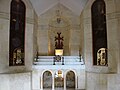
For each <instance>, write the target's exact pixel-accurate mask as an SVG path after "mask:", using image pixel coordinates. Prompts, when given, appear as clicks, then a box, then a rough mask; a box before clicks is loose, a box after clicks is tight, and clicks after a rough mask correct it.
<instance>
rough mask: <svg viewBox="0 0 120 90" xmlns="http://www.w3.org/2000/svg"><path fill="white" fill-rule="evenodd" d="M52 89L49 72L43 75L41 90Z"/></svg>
mask: <svg viewBox="0 0 120 90" xmlns="http://www.w3.org/2000/svg"><path fill="white" fill-rule="evenodd" d="M48 88H49V89H52V74H51V72H50V71H45V72H44V73H43V89H48Z"/></svg>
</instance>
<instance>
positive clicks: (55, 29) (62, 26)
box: [48, 5, 70, 55]
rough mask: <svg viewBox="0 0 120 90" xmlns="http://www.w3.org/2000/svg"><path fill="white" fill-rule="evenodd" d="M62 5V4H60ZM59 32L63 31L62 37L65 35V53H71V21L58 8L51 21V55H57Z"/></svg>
mask: <svg viewBox="0 0 120 90" xmlns="http://www.w3.org/2000/svg"><path fill="white" fill-rule="evenodd" d="M60 6H61V5H60ZM57 33H61V37H64V40H63V42H62V43H63V52H64V53H63V54H64V55H70V53H69V42H70V40H69V39H70V22H69V20H68V18H66V17H65V15H64V16H63V15H62V12H61V10H60V9H57V10H56V12H55V16H54V17H52V18H51V19H50V21H49V31H48V35H49V41H48V43H49V51H48V53H49V55H55V42H56V41H55V37H56V36H58V35H57Z"/></svg>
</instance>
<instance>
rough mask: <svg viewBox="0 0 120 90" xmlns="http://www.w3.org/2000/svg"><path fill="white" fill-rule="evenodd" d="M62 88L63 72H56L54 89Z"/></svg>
mask: <svg viewBox="0 0 120 90" xmlns="http://www.w3.org/2000/svg"><path fill="white" fill-rule="evenodd" d="M63 87H64V78H63V72H62V71H61V70H58V71H57V72H55V88H63Z"/></svg>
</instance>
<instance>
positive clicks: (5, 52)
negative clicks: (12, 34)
mask: <svg viewBox="0 0 120 90" xmlns="http://www.w3.org/2000/svg"><path fill="white" fill-rule="evenodd" d="M23 2H24V3H25V5H26V26H25V66H18V67H17V68H16V67H9V28H10V3H11V0H0V57H1V58H0V73H6V72H22V71H30V70H31V68H32V60H33V52H34V51H33V43H34V42H33V31H34V24H33V23H34V11H33V9H32V6H30V4H29V3H30V2H29V1H27V2H26V0H23ZM6 6H7V7H6Z"/></svg>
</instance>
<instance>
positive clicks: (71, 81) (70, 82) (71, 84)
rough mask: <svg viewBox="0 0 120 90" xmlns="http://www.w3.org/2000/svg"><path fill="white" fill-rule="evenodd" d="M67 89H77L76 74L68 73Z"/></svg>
mask: <svg viewBox="0 0 120 90" xmlns="http://www.w3.org/2000/svg"><path fill="white" fill-rule="evenodd" d="M66 89H68V90H69V89H75V73H74V72H73V71H68V72H67V74H66Z"/></svg>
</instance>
